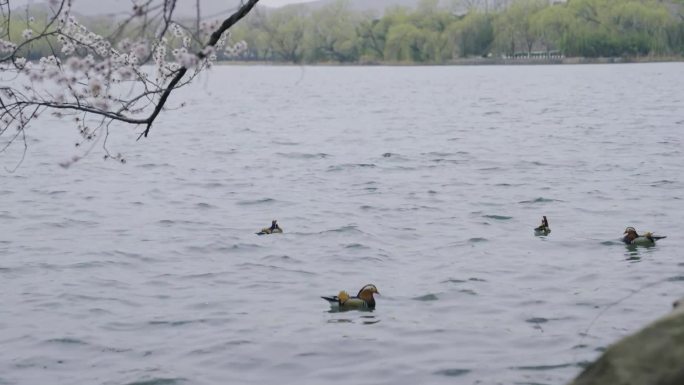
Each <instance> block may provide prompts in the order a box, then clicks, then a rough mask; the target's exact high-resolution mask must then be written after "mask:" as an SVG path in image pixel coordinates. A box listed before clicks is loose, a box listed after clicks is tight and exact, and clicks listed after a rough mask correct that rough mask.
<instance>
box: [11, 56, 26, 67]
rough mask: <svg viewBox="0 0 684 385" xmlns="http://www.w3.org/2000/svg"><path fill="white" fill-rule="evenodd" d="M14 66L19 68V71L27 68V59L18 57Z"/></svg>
mask: <svg viewBox="0 0 684 385" xmlns="http://www.w3.org/2000/svg"><path fill="white" fill-rule="evenodd" d="M14 65H15V66H17V68H19V69H23V68H24V67H26V58H24V57H18V58H16V59H15V60H14Z"/></svg>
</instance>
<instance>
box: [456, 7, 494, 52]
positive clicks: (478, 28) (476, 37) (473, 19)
mask: <svg viewBox="0 0 684 385" xmlns="http://www.w3.org/2000/svg"><path fill="white" fill-rule="evenodd" d="M448 36H449V37H450V41H451V44H452V47H453V52H452V56H453V57H468V56H486V55H487V54H489V53H490V50H491V46H492V42H493V41H494V28H493V25H492V16H491V14H487V13H482V12H479V11H472V12H470V13H468V14H467V15H466V16H465V17H463V18H462V19H461V20H459V21H457V22H454V23H452V24H451V25H450V26H449V30H448Z"/></svg>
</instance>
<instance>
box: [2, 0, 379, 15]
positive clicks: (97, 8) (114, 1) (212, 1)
mask: <svg viewBox="0 0 684 385" xmlns="http://www.w3.org/2000/svg"><path fill="white" fill-rule="evenodd" d="M238 1H239V0H202V2H201V4H202V7H203V8H204V9H206V10H208V11H209V13H213V12H215V11H216V10H219V9H220V10H225V9H230V8H231V6H230V4H235V3H237V2H238ZM309 1H313V0H261V1H259V4H260V5H263V6H267V7H282V6H283V5H287V4H295V3H306V2H309ZM369 1H372V0H369ZM45 2H46V0H10V6H11V7H12V8H16V7H23V6H25V5H26V4H27V3H29V4H30V3H45ZM72 2H73V9H74V10H75V11H77V12H81V13H85V14H93V13H108V12H119V11H121V10H122V9H123V10H128V9H130V7H131V4H133V1H132V0H106V1H103V0H72ZM176 4H177V7H178V9H184V8H187V7H189V6H194V4H195V0H177V3H176ZM226 4H228V6H226Z"/></svg>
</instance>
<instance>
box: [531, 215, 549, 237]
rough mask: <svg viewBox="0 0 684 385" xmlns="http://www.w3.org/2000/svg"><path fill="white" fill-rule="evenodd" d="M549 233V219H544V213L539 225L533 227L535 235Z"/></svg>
mask: <svg viewBox="0 0 684 385" xmlns="http://www.w3.org/2000/svg"><path fill="white" fill-rule="evenodd" d="M550 233H551V228H550V227H549V221H548V220H547V219H546V215H544V216H543V217H542V221H541V225H539V227H535V228H534V234H535V235H549V234H550Z"/></svg>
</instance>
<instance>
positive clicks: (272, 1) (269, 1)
mask: <svg viewBox="0 0 684 385" xmlns="http://www.w3.org/2000/svg"><path fill="white" fill-rule="evenodd" d="M308 1H311V0H261V1H260V2H259V3H264V5H268V6H270V7H280V6H283V5H285V4H294V3H306V2H308ZM369 1H371V0H369Z"/></svg>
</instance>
